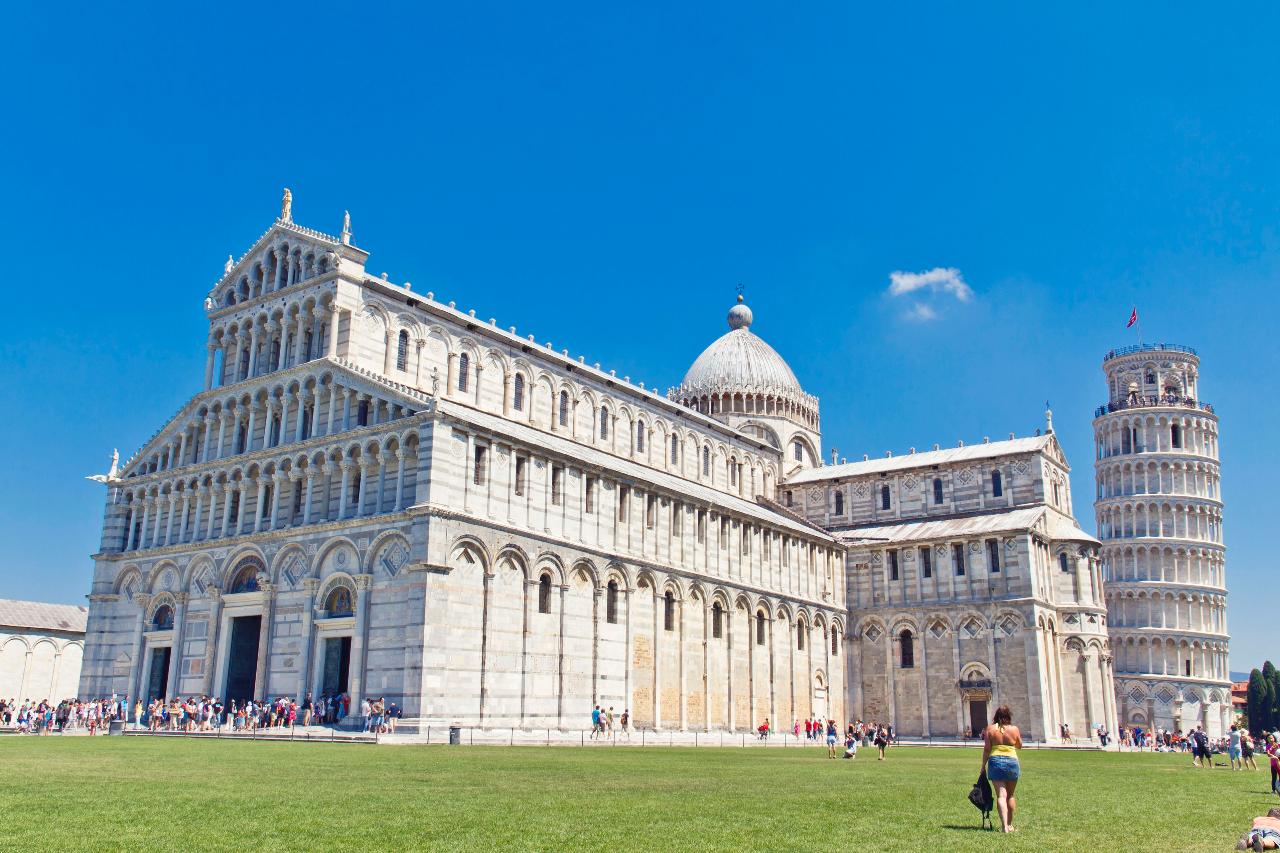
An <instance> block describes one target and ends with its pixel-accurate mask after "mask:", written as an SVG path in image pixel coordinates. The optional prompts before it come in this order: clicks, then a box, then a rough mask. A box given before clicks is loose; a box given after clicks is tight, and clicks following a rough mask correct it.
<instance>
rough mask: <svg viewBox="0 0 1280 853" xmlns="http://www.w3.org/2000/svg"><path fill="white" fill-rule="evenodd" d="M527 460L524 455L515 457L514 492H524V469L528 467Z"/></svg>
mask: <svg viewBox="0 0 1280 853" xmlns="http://www.w3.org/2000/svg"><path fill="white" fill-rule="evenodd" d="M528 464H529V460H528V458H527V457H524V456H517V457H516V494H517V495H523V494H524V483H525V469H526V468H527V467H528Z"/></svg>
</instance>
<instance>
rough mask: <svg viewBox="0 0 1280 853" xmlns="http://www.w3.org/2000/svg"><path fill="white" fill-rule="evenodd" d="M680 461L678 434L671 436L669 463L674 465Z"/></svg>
mask: <svg viewBox="0 0 1280 853" xmlns="http://www.w3.org/2000/svg"><path fill="white" fill-rule="evenodd" d="M679 461H680V436H678V435H673V436H671V464H672V465H675V464H676V463H678V462H679Z"/></svg>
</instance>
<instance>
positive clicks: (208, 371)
mask: <svg viewBox="0 0 1280 853" xmlns="http://www.w3.org/2000/svg"><path fill="white" fill-rule="evenodd" d="M206 349H208V351H209V354H208V355H207V356H205V360H204V390H206V391H208V390H209V389H210V388H212V387H213V362H214V357H215V354H216V353H217V352H218V345H217V344H215V343H214V342H213V338H209V343H208V345H207V347H206Z"/></svg>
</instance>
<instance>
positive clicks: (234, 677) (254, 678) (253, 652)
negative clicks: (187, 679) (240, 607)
mask: <svg viewBox="0 0 1280 853" xmlns="http://www.w3.org/2000/svg"><path fill="white" fill-rule="evenodd" d="M261 632H262V617H261V616H240V617H238V618H235V619H232V620H231V642H230V646H229V649H228V658H227V696H226V701H227V704H228V705H230V704H231V702H232V701H233V700H234V701H236V702H238V703H239V704H241V705H243V704H244V703H245V702H247V701H249V700H250V699H255V698H257V697H256V696H254V692H255V691H256V690H257V687H258V638H259V635H260V634H261Z"/></svg>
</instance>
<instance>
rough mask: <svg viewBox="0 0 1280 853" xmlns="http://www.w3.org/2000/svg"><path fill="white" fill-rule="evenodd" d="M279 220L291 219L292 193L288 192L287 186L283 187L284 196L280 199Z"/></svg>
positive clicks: (286, 220) (289, 220)
mask: <svg viewBox="0 0 1280 853" xmlns="http://www.w3.org/2000/svg"><path fill="white" fill-rule="evenodd" d="M280 221H281V222H292V221H293V193H291V192H289V188H288V187H285V188H284V196H283V197H282V198H281V199H280Z"/></svg>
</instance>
